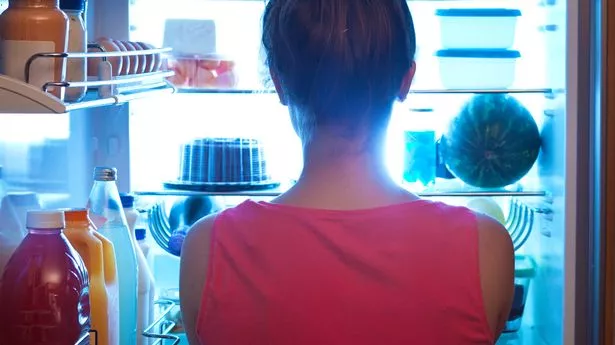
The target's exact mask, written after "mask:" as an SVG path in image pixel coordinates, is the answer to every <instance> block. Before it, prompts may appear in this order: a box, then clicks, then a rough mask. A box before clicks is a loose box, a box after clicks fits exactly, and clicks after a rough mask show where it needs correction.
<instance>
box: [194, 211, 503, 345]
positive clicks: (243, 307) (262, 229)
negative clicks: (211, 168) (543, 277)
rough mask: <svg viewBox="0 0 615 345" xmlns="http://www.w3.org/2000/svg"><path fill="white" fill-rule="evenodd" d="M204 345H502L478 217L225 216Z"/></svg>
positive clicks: (203, 312)
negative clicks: (485, 284) (487, 287)
mask: <svg viewBox="0 0 615 345" xmlns="http://www.w3.org/2000/svg"><path fill="white" fill-rule="evenodd" d="M210 243H211V246H210V252H209V259H208V262H209V265H208V267H207V272H208V273H209V274H208V277H207V284H206V288H205V290H204V292H203V295H202V301H201V308H200V313H199V317H198V322H197V324H196V329H197V333H198V336H199V341H200V343H201V344H225V345H234V344H237V345H239V344H254V345H260V344H263V345H265V344H267V345H277V344H280V345H282V344H293V345H302V344H305V345H312V344H336V345H344V344H348V345H350V344H352V345H362V344H388V345H394V344H422V345H428V344H434V345H443V344H455V345H464V344H493V333H492V331H491V329H490V326H489V323H488V321H487V317H486V312H485V306H484V304H483V296H482V291H481V280H480V274H479V271H480V269H479V266H480V264H479V232H478V228H477V220H476V216H475V215H474V214H473V213H472V212H471V211H469V210H467V209H465V208H459V207H451V206H447V205H445V204H442V203H434V202H429V201H425V200H416V201H413V202H408V203H402V204H396V205H392V206H384V207H378V208H371V209H367V210H355V211H332V210H318V209H308V208H301V207H294V206H287V205H278V204H270V203H256V202H251V201H247V202H244V203H242V204H241V205H239V206H238V207H236V208H233V209H229V210H226V211H224V212H222V213H220V214H219V215H217V217H216V220H215V222H214V224H213V228H212V232H211V234H210Z"/></svg>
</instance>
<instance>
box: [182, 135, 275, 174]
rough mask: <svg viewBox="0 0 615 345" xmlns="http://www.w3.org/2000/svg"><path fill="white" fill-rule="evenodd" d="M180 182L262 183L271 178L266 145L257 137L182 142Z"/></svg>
mask: <svg viewBox="0 0 615 345" xmlns="http://www.w3.org/2000/svg"><path fill="white" fill-rule="evenodd" d="M179 179H180V181H181V182H190V183H209V184H237V183H240V184H247V185H249V184H259V183H266V182H268V181H270V180H271V176H270V174H269V172H268V171H267V164H266V162H265V155H264V149H263V144H262V143H261V142H260V141H259V140H256V139H246V138H206V139H197V140H193V141H192V142H190V143H187V144H184V145H182V148H181V163H180V177H179Z"/></svg>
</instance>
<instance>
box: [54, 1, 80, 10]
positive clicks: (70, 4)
mask: <svg viewBox="0 0 615 345" xmlns="http://www.w3.org/2000/svg"><path fill="white" fill-rule="evenodd" d="M85 2H86V1H85V0H60V9H61V10H64V11H83V10H85Z"/></svg>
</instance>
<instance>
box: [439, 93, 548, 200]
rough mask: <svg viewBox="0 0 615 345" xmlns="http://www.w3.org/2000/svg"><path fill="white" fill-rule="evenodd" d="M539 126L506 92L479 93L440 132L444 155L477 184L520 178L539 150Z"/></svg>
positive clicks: (467, 179) (497, 184)
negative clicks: (445, 128) (445, 129)
mask: <svg viewBox="0 0 615 345" xmlns="http://www.w3.org/2000/svg"><path fill="white" fill-rule="evenodd" d="M540 145H541V138H540V132H539V131H538V126H537V125H536V122H535V121H534V118H533V117H532V115H531V114H530V112H529V111H528V110H527V109H526V108H525V107H524V106H523V104H521V103H520V102H519V101H518V100H517V99H516V98H514V97H512V96H511V95H508V94H495V93H491V94H479V95H475V96H473V97H472V98H470V100H469V101H468V102H466V103H465V104H464V106H463V107H462V108H461V111H460V112H459V114H457V116H455V117H454V118H453V119H452V121H451V122H450V124H449V127H448V130H447V131H446V133H445V134H444V136H443V137H442V146H441V149H442V156H443V159H444V162H445V164H446V167H447V168H448V169H449V170H450V171H451V173H452V174H453V175H455V177H457V178H459V179H460V180H462V181H463V182H465V183H467V184H469V185H471V186H474V187H479V188H500V187H504V186H508V185H510V184H513V183H515V182H517V181H519V180H520V179H521V178H522V177H523V176H525V175H526V174H527V172H528V171H529V170H530V169H531V168H532V166H533V165H534V163H535V162H536V159H537V158H538V153H539V151H540Z"/></svg>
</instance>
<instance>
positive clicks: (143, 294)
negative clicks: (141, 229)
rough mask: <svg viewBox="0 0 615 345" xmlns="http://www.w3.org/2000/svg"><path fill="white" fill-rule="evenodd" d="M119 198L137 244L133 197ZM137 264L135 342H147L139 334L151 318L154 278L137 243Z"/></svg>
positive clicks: (121, 196)
mask: <svg viewBox="0 0 615 345" xmlns="http://www.w3.org/2000/svg"><path fill="white" fill-rule="evenodd" d="M120 199H121V201H122V207H123V208H124V214H125V215H126V220H127V222H128V227H129V229H130V233H131V234H133V241H134V242H135V245H137V240H136V236H135V235H134V234H135V232H134V226H135V224H136V223H137V219H138V218H139V214H138V213H137V211H135V209H134V201H135V198H134V196H132V195H129V194H121V195H120ZM136 252H137V265H138V266H139V283H138V286H139V290H138V291H139V296H138V299H137V304H138V307H137V344H139V345H141V344H148V343H149V342H148V341H147V340H148V339H147V338H145V337H143V336H141V334H142V333H143V331H144V330H145V329H146V328H147V327H148V326H149V324H150V323H151V322H153V320H151V317H150V315H151V314H152V312H153V310H154V292H155V291H156V290H155V289H156V288H155V286H154V278H153V276H152V273H151V271H150V269H149V266H148V265H147V259H146V258H145V256H144V255H143V252H142V251H141V249H139V248H138V245H137V250H136Z"/></svg>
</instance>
